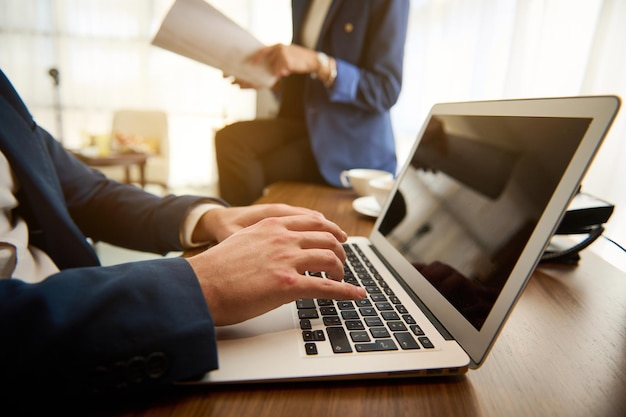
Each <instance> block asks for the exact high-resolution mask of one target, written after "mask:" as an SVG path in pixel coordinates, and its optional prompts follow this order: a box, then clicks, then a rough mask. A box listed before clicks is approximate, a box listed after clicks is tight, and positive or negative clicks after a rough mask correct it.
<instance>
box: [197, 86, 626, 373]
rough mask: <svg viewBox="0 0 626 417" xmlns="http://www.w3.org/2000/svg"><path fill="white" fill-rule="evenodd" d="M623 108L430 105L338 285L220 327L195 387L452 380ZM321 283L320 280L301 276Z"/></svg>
mask: <svg viewBox="0 0 626 417" xmlns="http://www.w3.org/2000/svg"><path fill="white" fill-rule="evenodd" d="M619 106H620V99H619V98H618V97H615V96H588V97H568V98H546V99H521V100H499V101H480V102H464V103H442V104H436V105H434V106H433V107H432V109H431V111H430V113H429V115H428V116H427V118H426V121H425V123H424V125H423V127H422V129H421V131H420V133H419V135H418V137H417V140H416V142H415V144H414V146H413V148H412V149H411V152H410V154H409V157H408V158H407V160H406V163H405V164H404V167H403V168H402V170H401V172H399V174H398V175H397V179H396V182H395V186H394V189H393V190H392V191H391V194H390V196H389V197H388V199H387V202H386V204H385V205H384V207H383V208H382V210H381V213H380V215H379V217H378V218H377V221H376V222H375V224H374V227H373V230H372V232H371V234H370V236H369V237H358V236H356V237H350V238H349V239H348V242H347V243H346V245H345V247H346V252H347V253H348V257H349V259H350V261H354V263H355V265H353V266H346V267H345V268H346V275H345V278H344V279H345V280H348V281H350V282H353V283H354V284H355V285H362V286H364V287H365V288H366V290H367V293H368V295H367V298H366V299H365V300H363V301H359V302H355V301H345V300H312V299H311V300H308V299H305V300H297V301H296V302H293V303H290V304H286V305H284V306H282V307H280V308H277V309H275V310H273V311H271V312H268V313H266V314H264V315H262V316H259V317H256V318H254V319H251V320H248V321H246V322H244V323H240V324H237V325H233V326H227V327H221V328H219V329H218V330H217V335H218V354H219V369H218V370H216V371H212V372H209V373H207V374H206V375H204V376H203V378H202V379H201V380H200V381H199V382H200V383H209V384H211V383H217V384H219V383H243V382H245V383H251V382H272V381H274V382H279V381H282V382H284V381H300V380H332V379H364V378H365V379H373V378H398V377H418V376H434V375H437V376H440V375H441V376H445V375H460V374H463V373H465V372H466V371H467V370H468V369H471V368H477V367H479V366H480V365H481V364H482V363H483V362H484V361H485V359H486V357H487V355H488V352H489V351H490V349H491V347H492V346H493V344H494V342H495V340H496V338H497V336H498V334H499V332H500V331H501V329H502V327H503V325H504V323H505V321H506V319H507V317H508V316H509V314H510V313H511V310H512V308H513V306H514V305H515V303H516V301H517V300H518V298H519V297H520V295H521V293H522V290H523V289H524V286H525V285H526V283H527V281H528V279H529V277H530V276H531V274H532V272H533V270H534V269H535V267H536V265H537V263H538V260H539V259H540V257H541V255H542V253H543V251H544V249H545V248H546V246H547V244H548V243H549V240H550V238H551V237H552V235H553V233H554V231H555V230H556V227H557V226H558V224H559V221H560V219H561V217H562V215H563V214H564V212H565V210H566V209H567V207H568V204H569V202H570V201H571V199H572V198H573V197H574V195H575V194H576V192H577V190H578V188H579V184H580V182H581V179H582V177H583V175H584V173H585V171H586V169H587V167H588V166H589V165H590V163H591V161H592V158H593V156H594V154H595V153H596V151H597V150H598V148H599V146H600V144H601V142H602V139H603V138H604V136H605V135H606V133H607V131H608V129H609V127H610V125H611V123H612V121H613V119H614V117H615V115H616V113H617V111H618V108H619ZM310 273H311V274H315V275H318V276H321V279H324V275H323V273H319V272H315V271H312V272H310Z"/></svg>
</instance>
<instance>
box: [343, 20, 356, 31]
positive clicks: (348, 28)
mask: <svg viewBox="0 0 626 417" xmlns="http://www.w3.org/2000/svg"><path fill="white" fill-rule="evenodd" d="M353 30H354V25H353V24H352V23H350V22H348V23H346V24H345V25H343V31H344V32H346V33H352V31H353Z"/></svg>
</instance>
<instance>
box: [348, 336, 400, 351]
mask: <svg viewBox="0 0 626 417" xmlns="http://www.w3.org/2000/svg"><path fill="white" fill-rule="evenodd" d="M354 347H355V348H356V351H357V352H378V351H383V350H398V347H397V346H396V344H395V343H394V342H393V340H391V339H379V340H375V341H374V342H372V343H357V344H355V345H354Z"/></svg>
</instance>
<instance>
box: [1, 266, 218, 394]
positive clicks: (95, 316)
mask: <svg viewBox="0 0 626 417" xmlns="http://www.w3.org/2000/svg"><path fill="white" fill-rule="evenodd" d="M0 340H1V341H2V343H0V375H1V376H2V380H3V385H4V383H6V382H7V381H10V382H11V387H12V390H11V391H9V392H16V393H17V392H24V391H25V390H26V392H30V393H32V392H33V390H37V391H39V390H41V392H44V391H50V390H53V391H55V390H58V391H60V392H62V393H66V394H74V393H84V392H95V393H98V392H107V391H119V390H135V389H143V388H148V387H155V386H160V385H165V384H169V383H172V382H174V381H180V380H183V379H188V378H191V377H194V376H198V375H201V374H202V373H204V372H207V371H210V370H212V369H215V368H217V351H216V343H215V334H214V327H213V321H212V319H211V315H210V314H209V311H208V308H207V305H206V303H205V301H204V298H203V297H202V291H201V290H200V287H199V284H198V281H197V279H196V278H195V274H194V273H193V270H192V269H191V266H190V265H189V264H188V262H187V261H186V260H184V259H182V258H165V259H160V260H151V261H142V262H133V263H127V264H121V265H119V266H111V267H89V268H75V269H69V270H65V271H62V272H60V273H58V274H56V275H53V276H50V277H49V278H48V279H46V280H45V281H43V282H41V283H38V284H27V283H24V282H23V281H19V280H16V279H4V280H0ZM5 393H6V391H5Z"/></svg>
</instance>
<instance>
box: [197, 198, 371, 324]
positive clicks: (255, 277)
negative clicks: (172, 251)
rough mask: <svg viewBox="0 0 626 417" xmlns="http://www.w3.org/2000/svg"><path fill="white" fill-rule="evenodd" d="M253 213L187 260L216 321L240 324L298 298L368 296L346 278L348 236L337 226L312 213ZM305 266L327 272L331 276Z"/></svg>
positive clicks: (356, 297)
mask: <svg viewBox="0 0 626 417" xmlns="http://www.w3.org/2000/svg"><path fill="white" fill-rule="evenodd" d="M259 207H260V206H259ZM287 208H288V207H287ZM220 211H224V210H220ZM257 214H258V215H259V216H260V215H261V214H260V213H257ZM248 215H250V216H251V217H247V216H248ZM253 218H254V215H253V214H250V213H245V214H244V215H243V216H242V219H247V221H250V222H252V223H253V224H252V225H251V226H249V227H245V228H242V229H240V230H239V231H236V232H234V233H233V234H232V235H230V236H229V237H228V238H226V239H224V240H223V241H222V242H221V243H219V244H218V245H216V246H214V247H212V248H210V249H208V250H207V251H205V252H203V253H201V254H199V255H196V256H193V257H191V258H188V259H187V260H188V261H189V263H190V264H191V266H192V268H193V269H194V271H195V273H196V276H197V277H198V280H199V282H200V285H201V287H202V291H203V293H204V297H205V299H206V301H207V304H208V306H209V309H210V310H211V314H212V316H213V320H214V322H215V325H217V326H223V325H228V324H234V323H238V322H241V321H244V320H247V319H249V318H252V317H255V316H258V315H261V314H263V313H266V312H268V311H270V310H273V309H274V308H276V307H279V306H281V305H283V304H285V303H288V302H291V301H293V300H296V299H298V298H331V299H361V298H363V297H365V291H364V289H363V288H361V287H356V286H354V285H352V284H348V283H345V282H341V279H342V278H343V261H344V260H345V252H344V250H343V247H342V246H341V242H343V241H345V239H346V235H345V232H343V231H342V230H341V229H340V228H339V227H338V226H337V225H335V224H334V223H332V222H330V221H328V220H326V219H324V217H323V216H321V215H318V214H312V213H310V212H309V213H306V214H296V215H285V216H282V217H269V218H265V219H263V220H260V221H256V222H254V221H253ZM242 219H240V221H242V222H243V223H245V221H243V220H242ZM235 223H236V222H235ZM305 271H325V272H326V273H327V274H328V275H329V277H331V278H332V279H324V278H316V277H308V276H305V275H303V274H304V272H305Z"/></svg>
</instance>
